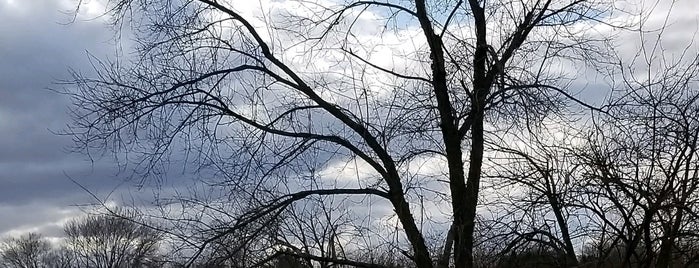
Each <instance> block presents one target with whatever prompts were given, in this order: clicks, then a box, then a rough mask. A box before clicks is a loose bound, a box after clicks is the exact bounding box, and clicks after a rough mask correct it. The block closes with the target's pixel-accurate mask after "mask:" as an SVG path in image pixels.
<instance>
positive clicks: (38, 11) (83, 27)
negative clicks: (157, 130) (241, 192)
mask: <svg viewBox="0 0 699 268" xmlns="http://www.w3.org/2000/svg"><path fill="white" fill-rule="evenodd" d="M697 2H699V1H694V0H689V1H684V2H682V4H681V5H680V6H679V7H678V8H677V11H676V12H675V13H674V14H675V15H674V16H673V18H672V19H673V20H676V24H675V26H674V27H673V28H672V32H671V33H668V36H669V37H670V38H676V39H678V41H677V44H682V43H686V41H687V40H689V39H691V37H692V35H694V34H696V30H697V28H698V27H697V25H698V24H699V22H698V21H699V17H698V16H699V15H698V14H699V13H698V12H699V4H697ZM74 3H75V1H72V0H0V236H6V235H17V234H20V233H23V232H27V231H34V232H40V233H43V234H45V235H47V236H54V235H59V234H60V230H61V224H62V223H63V222H64V221H65V220H66V219H69V218H70V217H73V216H75V215H78V214H79V211H80V209H79V207H77V206H76V205H80V204H85V203H90V202H94V200H92V199H91V197H90V195H89V194H88V193H87V192H86V191H85V190H84V189H82V188H81V187H79V186H78V185H77V184H75V183H73V182H72V181H71V179H70V178H72V179H74V180H75V181H76V182H78V183H79V184H81V185H83V186H84V187H86V188H87V189H90V190H91V191H94V192H95V193H96V194H97V195H98V196H99V197H100V198H104V197H106V196H107V195H108V194H109V193H110V192H112V190H115V189H116V191H115V193H114V194H113V195H112V196H113V197H114V199H115V200H118V198H119V197H120V196H121V195H123V194H125V193H126V192H132V191H136V190H134V189H133V188H129V187H126V186H128V185H129V183H126V184H122V183H121V181H120V180H121V178H122V176H120V174H118V172H117V169H116V164H115V163H114V162H113V161H111V160H110V158H108V157H107V158H104V159H93V160H94V161H90V160H89V159H87V157H86V156H84V155H81V154H75V153H70V152H69V150H68V149H69V147H70V146H71V145H72V141H71V138H70V137H68V136H61V135H57V134H55V132H61V131H62V130H64V129H65V127H66V125H67V124H68V122H69V118H68V116H67V110H68V107H69V105H70V101H69V99H68V98H67V97H65V96H63V95H61V94H58V93H55V92H53V91H51V90H50V88H55V89H61V88H62V87H61V86H59V85H56V84H55V83H56V82H58V81H60V80H62V79H69V78H70V77H69V73H68V68H74V69H76V70H83V71H89V62H88V61H87V52H88V51H89V53H91V54H94V55H96V56H97V57H100V58H104V57H110V56H112V55H114V53H115V48H116V47H118V46H126V44H123V43H120V42H125V41H115V40H114V38H113V37H114V34H113V32H112V31H111V29H109V28H107V27H105V25H104V21H103V20H102V19H100V18H95V15H96V14H98V13H99V12H100V11H101V10H100V9H99V7H98V6H90V5H88V6H86V7H85V8H83V9H81V11H80V12H81V13H80V15H79V16H78V17H77V19H76V20H75V22H73V23H68V22H70V21H71V19H72V16H71V15H69V14H68V13H70V12H69V11H70V8H71V7H73V5H74ZM88 18H93V19H89V20H88ZM678 47H679V48H681V47H682V46H678ZM694 53H696V52H694ZM141 191H143V192H145V193H148V192H149V191H148V189H142V190H141Z"/></svg>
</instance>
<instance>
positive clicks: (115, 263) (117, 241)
mask: <svg viewBox="0 0 699 268" xmlns="http://www.w3.org/2000/svg"><path fill="white" fill-rule="evenodd" d="M65 233H66V236H67V240H66V244H67V245H66V246H67V248H68V249H70V250H71V251H72V253H73V254H75V257H76V258H75V265H76V266H78V267H99V268H124V267H151V266H154V265H158V262H159V259H158V257H159V252H158V243H159V242H160V240H161V235H160V233H159V232H157V231H155V230H154V229H152V228H150V227H148V226H143V225H141V224H139V223H135V222H134V221H133V220H132V219H129V218H125V217H123V216H114V215H87V216H85V217H83V218H78V219H74V220H72V221H70V222H68V223H67V224H66V225H65Z"/></svg>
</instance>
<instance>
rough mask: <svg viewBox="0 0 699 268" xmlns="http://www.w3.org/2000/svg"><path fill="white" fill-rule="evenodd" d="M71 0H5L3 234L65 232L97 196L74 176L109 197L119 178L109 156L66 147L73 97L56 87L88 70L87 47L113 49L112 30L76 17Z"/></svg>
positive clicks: (1, 5) (0, 11)
mask: <svg viewBox="0 0 699 268" xmlns="http://www.w3.org/2000/svg"><path fill="white" fill-rule="evenodd" d="M72 3H73V1H69V0H67V1H63V0H14V1H13V0H0V236H5V235H15V234H18V233H21V232H27V231H35V232H41V233H44V234H46V235H48V236H51V235H55V234H58V233H60V230H61V227H60V224H61V223H62V221H64V220H65V219H67V218H69V217H71V216H73V215H75V214H76V213H77V212H78V211H79V209H78V207H76V206H74V205H79V204H85V203H89V202H92V201H94V200H91V199H90V197H89V195H88V194H87V193H86V192H85V191H84V190H82V189H81V188H80V187H79V186H77V185H76V184H75V183H73V182H71V180H70V179H69V177H71V178H73V179H74V180H76V181H77V182H79V183H80V184H82V185H84V186H85V187H87V188H88V189H91V190H94V191H96V193H99V194H100V196H102V197H103V196H106V194H107V193H109V191H110V190H111V189H115V188H116V187H117V186H118V185H119V180H118V176H116V175H117V173H116V169H115V165H114V163H112V162H111V161H110V160H109V159H102V160H99V159H98V160H97V161H95V162H91V161H89V160H88V159H87V158H86V157H85V156H84V155H80V154H71V153H69V152H68V149H69V147H70V146H71V144H72V141H71V138H70V137H68V136H60V135H56V134H55V133H54V132H60V131H62V130H64V129H65V127H66V124H67V123H68V116H67V109H68V105H69V101H70V100H69V99H68V98H67V97H65V96H63V95H60V94H57V93H55V92H53V91H51V90H49V89H50V88H55V89H60V88H61V87H59V86H57V85H56V84H55V83H57V82H59V81H60V80H62V79H69V73H68V68H69V67H70V68H76V69H85V70H88V68H86V66H87V60H86V59H87V57H86V51H89V52H90V53H92V54H95V55H102V56H106V55H113V54H114V48H115V42H114V39H113V38H112V37H113V34H112V32H111V31H110V30H109V29H107V28H105V27H104V24H103V22H102V21H101V20H99V19H95V20H90V21H86V20H84V18H86V17H87V16H88V15H91V14H92V13H90V12H94V10H89V9H85V10H82V11H81V14H82V15H81V16H80V17H78V18H77V20H76V22H75V23H72V24H66V23H67V22H70V21H71V19H72V17H71V16H70V15H67V13H66V11H69V8H70V7H71V5H73V4H72Z"/></svg>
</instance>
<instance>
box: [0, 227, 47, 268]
mask: <svg viewBox="0 0 699 268" xmlns="http://www.w3.org/2000/svg"><path fill="white" fill-rule="evenodd" d="M50 251H51V245H50V244H49V242H48V241H46V240H44V239H42V238H41V235H40V234H36V233H28V234H26V235H22V236H20V237H19V238H8V239H5V240H4V241H3V242H2V243H1V244H0V267H5V268H44V267H49V266H48V263H47V257H48V256H49V252H50Z"/></svg>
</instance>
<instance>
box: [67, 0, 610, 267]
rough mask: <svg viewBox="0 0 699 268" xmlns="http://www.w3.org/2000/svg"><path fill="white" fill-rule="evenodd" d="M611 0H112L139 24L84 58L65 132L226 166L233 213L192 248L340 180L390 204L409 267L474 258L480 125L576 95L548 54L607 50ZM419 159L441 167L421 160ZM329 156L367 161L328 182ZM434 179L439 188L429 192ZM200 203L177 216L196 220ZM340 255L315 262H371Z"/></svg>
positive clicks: (359, 194)
mask: <svg viewBox="0 0 699 268" xmlns="http://www.w3.org/2000/svg"><path fill="white" fill-rule="evenodd" d="M613 7H614V5H613V3H612V2H611V1H596V0H587V1H583V0H565V1H552V0H536V1H479V0H468V1H424V0H416V1H347V2H330V1H282V2H279V1H270V2H265V1H262V2H260V3H259V4H254V3H249V2H245V3H240V2H234V1H215V0H198V1H193V0H185V1H174V0H160V1H144V0H114V1H108V7H107V10H108V14H107V16H109V17H110V18H111V19H112V22H113V23H114V24H115V26H117V28H119V29H123V28H124V27H126V26H127V25H128V26H131V28H129V29H130V31H129V32H128V34H129V35H130V36H133V38H134V39H135V40H136V44H135V47H134V51H135V52H136V54H137V57H135V59H133V60H131V61H129V60H126V59H119V60H116V61H106V60H97V59H94V60H93V63H94V66H95V69H96V73H97V75H96V76H95V77H88V76H84V75H81V74H80V73H77V72H76V73H75V81H76V84H77V86H78V89H77V90H75V91H71V92H70V94H72V96H73V100H74V103H75V106H74V110H73V112H74V118H75V121H74V124H73V125H72V129H71V133H72V134H74V135H75V138H76V141H77V142H78V145H79V146H80V147H81V149H84V150H86V151H88V152H92V151H95V150H97V151H103V150H107V151H110V150H111V151H113V152H115V153H116V155H117V156H123V155H125V154H124V153H126V155H128V158H127V159H129V160H133V161H131V162H130V163H133V164H135V170H138V171H144V172H143V173H140V174H145V175H151V174H158V173H161V172H163V171H165V170H167V169H168V168H169V167H168V166H167V163H169V162H168V161H167V160H168V159H171V158H169V156H171V155H172V153H174V152H184V153H183V154H184V155H185V156H184V158H185V159H184V160H183V161H186V162H191V163H194V165H197V166H198V167H200V168H202V170H203V169H205V168H212V169H213V170H216V171H218V173H217V174H215V175H213V176H211V177H213V178H215V179H214V180H207V181H206V183H207V184H208V185H210V186H214V187H216V188H217V189H220V190H221V192H222V194H221V195H220V196H219V198H218V199H217V200H215V202H224V203H227V204H233V205H232V208H231V209H230V210H229V211H227V212H225V213H223V214H228V216H232V217H230V218H231V219H233V220H232V221H230V224H229V226H228V229H227V230H226V231H224V232H221V233H220V234H219V235H216V236H214V237H212V239H208V240H205V242H204V243H203V245H201V246H200V247H199V249H200V250H203V249H204V248H205V247H206V246H207V245H209V244H212V243H213V240H215V238H217V237H224V236H225V234H226V233H235V232H236V230H238V229H241V228H245V227H246V226H248V225H250V224H253V223H254V222H258V223H259V222H262V223H265V221H267V220H268V219H269V217H270V216H272V217H273V216H277V215H281V214H282V212H283V211H284V210H286V209H288V208H290V207H291V206H292V204H294V203H297V202H303V200H305V199H307V198H309V197H312V196H335V195H345V196H352V198H350V199H346V200H347V202H343V203H342V204H338V206H342V207H344V208H346V207H347V206H349V205H350V204H352V203H353V202H360V203H362V202H363V203H364V204H379V205H381V206H389V207H390V208H391V209H390V210H388V211H384V214H385V217H384V218H382V219H386V218H388V219H393V222H395V223H396V224H395V225H388V224H386V225H383V226H384V227H387V226H395V227H396V228H395V230H394V233H396V234H398V233H400V234H401V237H402V238H400V239H396V240H395V241H398V243H397V245H396V247H402V249H401V250H402V251H403V252H405V253H406V255H407V256H409V258H410V259H411V260H412V261H413V262H414V263H415V265H416V267H420V268H427V267H433V266H435V261H436V260H437V259H439V260H440V261H438V265H439V266H449V265H450V263H453V265H454V266H455V267H458V268H461V267H473V266H474V260H473V248H474V227H475V222H476V215H477V213H476V208H477V206H478V199H479V196H480V194H479V190H480V184H481V178H482V167H483V159H484V155H485V153H486V150H487V147H486V141H487V140H488V139H489V135H490V136H497V135H501V134H502V133H504V132H507V131H512V130H513V129H515V130H516V129H521V128H519V127H522V126H526V125H527V124H528V123H529V122H532V121H537V120H540V119H541V118H543V116H545V115H546V114H550V113H556V112H558V111H559V109H560V107H561V105H564V104H565V103H567V102H568V101H571V100H572V101H576V102H579V101H578V100H576V99H574V97H573V95H572V94H570V93H568V90H567V88H566V86H568V84H567V83H566V82H565V81H564V80H560V79H559V78H561V76H563V74H564V73H565V72H564V71H558V70H557V66H564V65H565V64H566V63H570V62H575V61H576V60H577V59H580V58H585V59H586V60H587V59H592V58H595V57H597V56H599V55H598V54H596V52H595V51H604V49H603V48H598V47H597V45H599V43H598V42H597V41H599V40H600V39H603V37H602V38H600V37H599V36H596V37H595V36H591V35H586V34H587V32H586V30H589V29H591V28H593V27H594V26H595V25H597V24H598V23H601V21H602V20H604V19H606V18H612V17H614V13H613ZM580 55H582V56H584V57H579V56H580ZM554 66H556V67H554ZM579 103H580V102H579ZM425 159H427V160H430V161H433V162H438V163H442V164H443V166H444V171H443V172H437V173H436V174H435V173H434V172H426V171H423V170H421V169H419V168H418V169H415V165H417V164H418V163H419V162H420V161H424V160H425ZM337 165H339V166H345V167H346V166H355V167H356V168H355V170H359V171H361V173H362V174H359V173H360V172H357V174H355V176H354V178H352V179H349V180H348V179H345V180H341V179H336V180H332V179H331V180H328V177H329V176H328V175H327V174H325V175H323V174H322V173H319V172H317V171H322V170H328V168H329V167H331V166H337ZM202 174H205V173H202ZM319 174H320V175H319ZM429 193H437V194H435V195H434V197H435V198H438V200H441V201H438V202H432V201H431V200H430V199H431V198H427V205H426V204H425V200H426V199H425V198H424V197H425V196H426V195H428V194H429ZM199 197H201V196H199ZM194 198H196V197H194ZM370 199H371V200H372V201H371V202H369V201H368V200H370ZM376 200H379V201H376ZM379 205H377V206H379ZM426 206H431V207H446V209H445V210H444V211H445V212H444V213H443V215H441V216H442V217H444V218H446V219H447V220H448V221H449V223H448V224H446V226H445V227H444V229H445V230H446V229H450V230H451V231H450V232H443V233H444V234H447V233H448V234H449V235H445V236H443V237H442V238H441V239H440V240H441V241H443V242H442V245H443V246H441V248H442V249H443V250H442V251H441V252H439V253H437V252H434V251H431V250H430V249H429V248H430V247H429V245H428V244H427V242H426V237H425V233H424V232H423V230H424V225H425V224H430V221H428V220H429V217H425V215H426V213H429V212H428V211H427V210H425V207H426ZM199 208H200V209H201V211H208V212H205V213H203V214H207V213H212V214H218V215H220V214H221V213H220V211H213V209H211V208H212V207H211V206H208V205H207V204H204V205H203V206H200V207H199ZM358 213H361V212H358ZM367 213H368V212H367ZM195 214H197V215H192V214H186V213H185V214H181V215H184V217H187V216H193V217H197V218H198V219H202V217H200V216H201V215H202V214H201V213H195ZM377 217H379V216H377ZM206 218H207V217H204V219H205V220H204V221H197V222H203V223H206V222H207V220H206ZM367 224H371V223H367ZM256 226H264V224H258V225H256ZM378 226H379V225H372V227H373V228H379V227H378ZM367 243H369V242H367ZM319 257H320V256H313V258H319ZM335 257H336V258H333V259H334V260H327V259H325V258H323V260H322V261H324V262H325V261H332V262H335V263H348V262H351V263H353V264H355V265H366V266H369V265H371V264H366V263H365V264H362V263H361V262H359V261H355V260H347V259H345V258H344V257H338V256H335Z"/></svg>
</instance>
